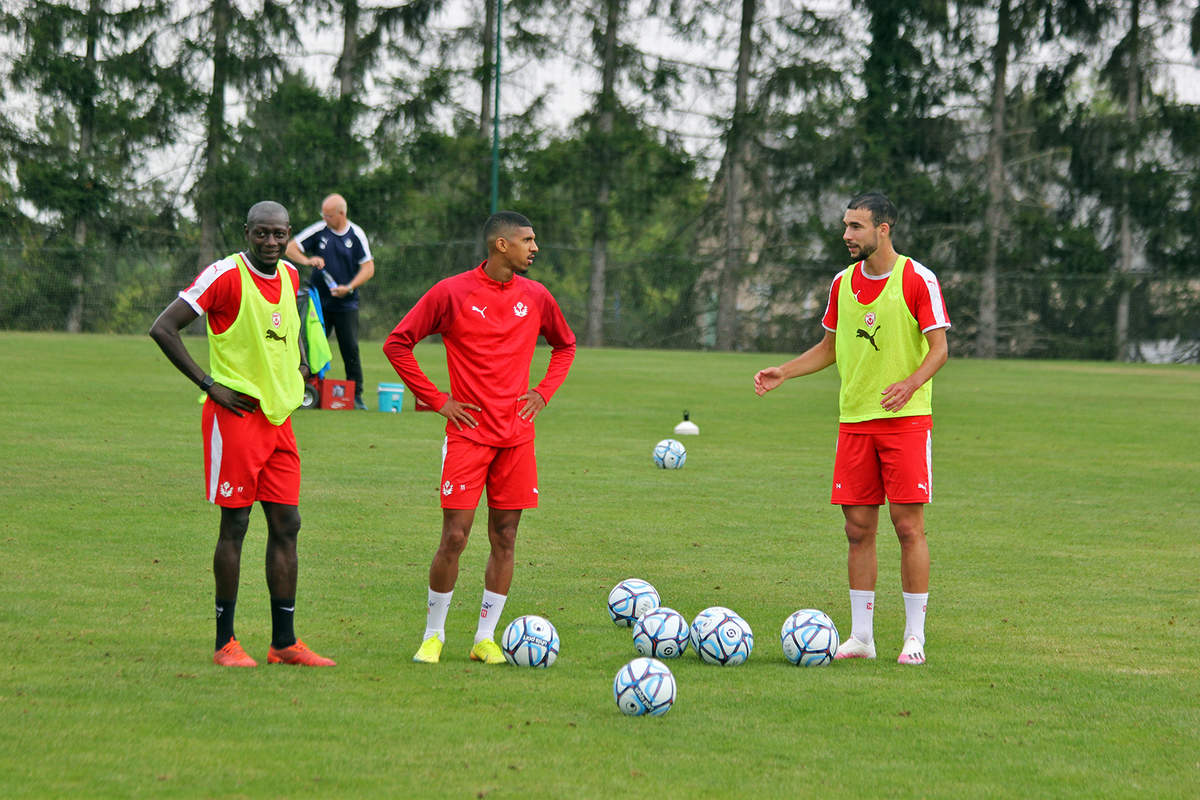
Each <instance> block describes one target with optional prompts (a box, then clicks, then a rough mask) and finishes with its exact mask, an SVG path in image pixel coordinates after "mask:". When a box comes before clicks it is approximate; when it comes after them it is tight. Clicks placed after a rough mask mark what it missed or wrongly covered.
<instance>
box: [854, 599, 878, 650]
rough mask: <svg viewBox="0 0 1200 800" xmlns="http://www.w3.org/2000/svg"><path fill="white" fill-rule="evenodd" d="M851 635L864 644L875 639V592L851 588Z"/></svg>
mask: <svg viewBox="0 0 1200 800" xmlns="http://www.w3.org/2000/svg"><path fill="white" fill-rule="evenodd" d="M850 635H851V636H853V637H854V638H855V639H858V640H859V641H860V642H862V643H863V644H871V643H873V642H874V641H875V593H874V592H864V591H862V590H860V589H851V590H850Z"/></svg>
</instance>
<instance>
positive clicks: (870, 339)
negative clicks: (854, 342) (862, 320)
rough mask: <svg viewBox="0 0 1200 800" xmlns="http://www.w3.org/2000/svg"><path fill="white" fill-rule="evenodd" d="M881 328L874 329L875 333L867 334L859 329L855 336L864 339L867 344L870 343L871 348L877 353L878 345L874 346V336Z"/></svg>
mask: <svg viewBox="0 0 1200 800" xmlns="http://www.w3.org/2000/svg"><path fill="white" fill-rule="evenodd" d="M882 327H883V326H882V325H880V326H879V328H876V329H875V333H867V332H866V331H864V330H863V329H862V328H859V329H858V333H857V334H856V335H857V336H858V338H859V339H866V340H867V341H868V342H870V343H871V347H874V348H875V351H876V352H879V345H877V344H875V334H877V333H879V330H880V328H882Z"/></svg>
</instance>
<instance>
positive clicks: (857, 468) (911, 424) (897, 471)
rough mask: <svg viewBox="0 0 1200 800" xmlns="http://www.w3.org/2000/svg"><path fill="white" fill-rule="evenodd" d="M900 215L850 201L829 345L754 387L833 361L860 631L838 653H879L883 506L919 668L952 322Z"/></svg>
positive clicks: (865, 200) (871, 195)
mask: <svg viewBox="0 0 1200 800" xmlns="http://www.w3.org/2000/svg"><path fill="white" fill-rule="evenodd" d="M896 217H897V211H896V207H895V206H894V205H893V204H892V203H891V201H890V200H888V199H887V198H886V197H884V196H883V195H882V194H879V193H878V192H867V193H864V194H860V195H858V196H856V197H854V198H853V199H852V200H851V201H850V203H849V206H848V208H847V209H846V213H845V214H844V216H843V217H842V222H843V224H844V225H845V229H844V232H843V234H842V240H843V241H844V242H845V244H846V247H847V249H848V250H849V251H850V255H851V256H852V257H854V258H857V259H859V261H858V262H856V263H855V264H852V265H850V266H849V267H847V268H846V269H845V270H843V271H842V272H840V273H839V274H838V276H837V277H836V278H835V279H834V281H833V285H832V286H831V287H830V291H829V304H828V306H827V307H826V310H825V316H824V318H823V319H822V321H821V323H822V326H823V327H824V328H825V336H824V338H822V339H821V341H820V342H818V343H817V344H816V345H814V346H813V347H811V348H809V349H808V350H807V351H805V352H804V353H802V354H801V355H799V356H796V357H795V358H793V359H792V360H791V361H788V362H787V363H785V364H782V365H780V366H777V367H767V368H766V369H763V370H759V372H758V374H756V375H755V376H754V391H755V392H756V393H757V394H758V395H759V396H762V395H764V394H766V393H767V392H769V391H771V390H772V389H775V388H776V387H778V386H779V385H780V384H782V383H783V382H784V381H785V380H787V379H789V378H795V377H799V376H801V375H808V374H811V373H813V372H818V371H819V370H822V369H824V368H825V367H828V366H829V365H830V364H833V363H837V366H838V372H840V373H841V378H842V386H841V392H840V396H839V409H840V412H839V420H840V424H839V428H838V442H837V454H836V457H835V459H834V468H833V492H832V498H831V502H833V503H836V504H838V505H840V506H841V507H842V513H843V515H844V517H845V519H846V537H847V540H848V542H849V555H848V558H847V563H848V571H849V577H850V612H851V620H852V630H851V634H850V636H849V637H847V638H846V640H845V641H844V642H843V643H842V645H841V647H839V648H838V652H837V656H836V658H838V659H846V658H874V657H875V639H874V629H873V619H874V609H875V580H876V577H877V572H878V562H877V560H876V553H875V538H876V533H877V532H878V528H879V507H880V506H881V505H882V504H883V502H884V501H885V500H886V501H887V502H888V509H889V512H890V514H891V519H892V525H893V527H894V528H895V529H896V535H897V537H898V538H899V540H900V584H901V589H902V593H903V596H904V610H905V630H904V644H903V646H902V647H901V650H900V657H899V659H898V661H899V663H901V664H923V663H925V611H926V604H927V602H928V599H929V546H928V544H927V542H926V540H925V504H926V503H928V502H929V501H930V500H931V499H932V490H933V480H932V479H933V470H932V463H931V452H932V449H931V446H932V427H933V406H932V402H933V384H932V379H933V376H934V374H935V373H936V372H937V371H938V370H939V369H941V367H942V365H943V364H945V363H946V358H947V355H948V350H947V344H946V329H947V328H949V327H950V319H949V316H948V315H947V314H946V305H945V302H944V301H943V300H942V292H941V288H940V287H939V285H938V281H937V277H936V276H935V275H934V274H933V272H931V271H930V270H929V269H927V268H926V267H925V266H923V265H921V264H919V263H918V262H916V261H914V260H913V259H911V258H908V257H907V256H902V255H899V254H898V253H897V252H896V250H895V248H894V247H893V245H892V228H893V227H894V226H895V224H896Z"/></svg>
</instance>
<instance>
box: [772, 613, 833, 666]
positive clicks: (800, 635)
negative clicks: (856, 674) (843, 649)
mask: <svg viewBox="0 0 1200 800" xmlns="http://www.w3.org/2000/svg"><path fill="white" fill-rule="evenodd" d="M780 637H781V638H782V639H783V654H784V655H785V656H786V657H787V660H788V661H790V662H792V663H793V664H796V665H798V666H801V667H820V666H824V665H825V664H828V663H830V662H831V661H833V657H834V656H835V655H837V649H838V645H839V644H841V639H840V638H839V637H838V631H837V628H836V627H835V626H834V624H833V620H831V619H830V618H829V615H828V614H826V613H825V612H824V611H818V610H817V609H815V608H804V609H801V610H799V611H797V612H796V613H794V614H792V615H791V616H790V617H788V618H787V619H786V620H784V621H783V630H782V631H780Z"/></svg>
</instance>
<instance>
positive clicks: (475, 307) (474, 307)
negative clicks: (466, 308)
mask: <svg viewBox="0 0 1200 800" xmlns="http://www.w3.org/2000/svg"><path fill="white" fill-rule="evenodd" d="M471 310H472V311H478V312H479V316H481V317H483V318H484V319H487V314H485V313H483V312H485V311H487V306H484V307H483V308H480V307H479V306H471Z"/></svg>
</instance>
